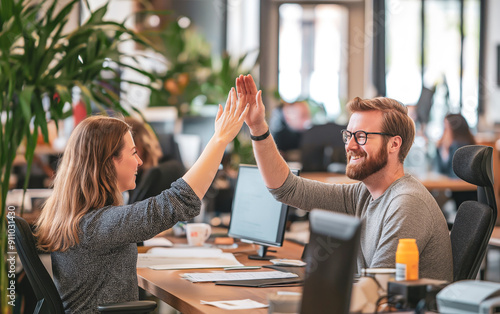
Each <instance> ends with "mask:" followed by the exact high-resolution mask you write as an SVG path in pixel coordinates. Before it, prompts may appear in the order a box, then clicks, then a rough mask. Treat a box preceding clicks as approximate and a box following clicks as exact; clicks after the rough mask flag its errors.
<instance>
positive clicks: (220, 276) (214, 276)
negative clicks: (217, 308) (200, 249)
mask: <svg viewBox="0 0 500 314" xmlns="http://www.w3.org/2000/svg"><path fill="white" fill-rule="evenodd" d="M298 276H299V275H297V274H294V273H288V272H283V271H277V270H272V271H250V272H249V271H244V272H227V273H223V272H217V273H185V274H182V278H184V279H187V280H189V281H191V282H212V281H232V280H257V279H280V278H295V277H298Z"/></svg>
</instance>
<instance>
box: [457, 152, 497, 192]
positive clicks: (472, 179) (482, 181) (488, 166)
mask: <svg viewBox="0 0 500 314" xmlns="http://www.w3.org/2000/svg"><path fill="white" fill-rule="evenodd" d="M492 155H493V148H492V147H489V146H484V145H467V146H463V147H460V148H459V149H458V150H457V151H456V152H455V155H453V171H454V172H455V174H456V175H457V176H458V177H459V178H460V179H462V180H464V181H467V182H469V183H472V184H474V185H477V186H493V175H492V168H493V164H492Z"/></svg>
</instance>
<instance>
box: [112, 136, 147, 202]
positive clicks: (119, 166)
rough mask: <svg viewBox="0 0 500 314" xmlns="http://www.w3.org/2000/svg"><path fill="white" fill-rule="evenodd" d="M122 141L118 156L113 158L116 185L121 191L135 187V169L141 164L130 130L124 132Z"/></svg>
mask: <svg viewBox="0 0 500 314" xmlns="http://www.w3.org/2000/svg"><path fill="white" fill-rule="evenodd" d="M123 141H124V145H123V149H122V151H121V152H120V157H118V158H116V157H114V158H113V161H114V163H115V167H116V178H117V181H118V184H117V185H118V189H119V190H120V192H121V193H123V192H125V191H128V190H133V189H135V179H136V176H137V169H138V168H139V167H140V166H141V165H142V160H141V158H139V155H137V149H136V147H135V144H134V140H133V138H132V134H131V133H130V132H127V133H125V135H124V136H123Z"/></svg>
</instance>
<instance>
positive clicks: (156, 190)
mask: <svg viewBox="0 0 500 314" xmlns="http://www.w3.org/2000/svg"><path fill="white" fill-rule="evenodd" d="M184 173H186V169H185V168H184V165H183V164H182V163H181V162H179V161H177V160H174V159H171V160H168V161H164V162H162V163H160V164H159V165H158V166H156V167H152V168H151V169H149V170H147V171H146V173H144V174H143V175H142V177H141V180H140V181H139V182H138V184H137V187H136V188H135V189H134V190H133V191H132V193H131V194H130V200H129V204H132V203H135V202H138V201H142V200H145V199H146V198H148V197H152V196H156V195H158V194H160V193H161V192H162V191H163V190H165V189H168V188H170V185H172V183H173V182H174V181H175V180H177V179H179V178H180V177H182V176H183V175H184Z"/></svg>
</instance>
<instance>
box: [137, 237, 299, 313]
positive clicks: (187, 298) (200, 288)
mask: <svg viewBox="0 0 500 314" xmlns="http://www.w3.org/2000/svg"><path fill="white" fill-rule="evenodd" d="M238 244H239V247H238V248H236V249H231V250H227V252H232V253H233V254H234V255H235V257H236V258H237V259H238V260H239V261H240V262H241V263H242V264H244V265H259V266H262V265H272V263H271V262H269V261H259V260H250V259H248V255H252V254H255V252H256V249H257V247H256V246H254V245H252V244H247V243H240V242H238ZM303 248H304V247H303V246H302V245H299V244H296V243H293V242H290V241H285V243H284V245H283V247H281V248H276V251H277V252H276V253H274V252H271V253H269V254H271V255H275V256H276V257H279V258H291V259H300V256H301V255H302V251H303ZM261 270H269V269H266V268H263V269H261ZM261 270H248V271H261ZM210 271H215V270H208V269H189V270H186V269H183V270H153V269H149V268H138V269H137V275H138V279H139V286H140V287H141V288H143V289H144V290H146V291H148V292H149V293H151V294H153V295H154V296H156V297H157V298H159V299H161V300H162V301H164V302H166V303H168V304H169V305H171V306H173V307H174V308H175V309H177V310H178V311H180V312H182V313H184V314H191V313H214V314H215V313H221V312H229V311H226V310H222V309H219V308H217V307H214V306H210V305H204V304H200V300H204V301H223V300H243V299H252V300H254V301H257V302H261V303H264V304H268V300H267V295H268V294H270V293H273V292H277V291H295V292H301V291H302V287H299V286H297V287H277V288H248V287H233V286H217V285H215V284H214V283H192V282H190V281H187V280H185V279H181V278H180V275H181V274H183V273H187V272H210ZM216 271H220V269H216ZM267 311H268V309H267V308H264V309H252V310H251V311H250V312H251V313H256V314H257V313H262V314H264V313H267ZM245 313H249V311H248V310H247V311H245Z"/></svg>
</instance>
